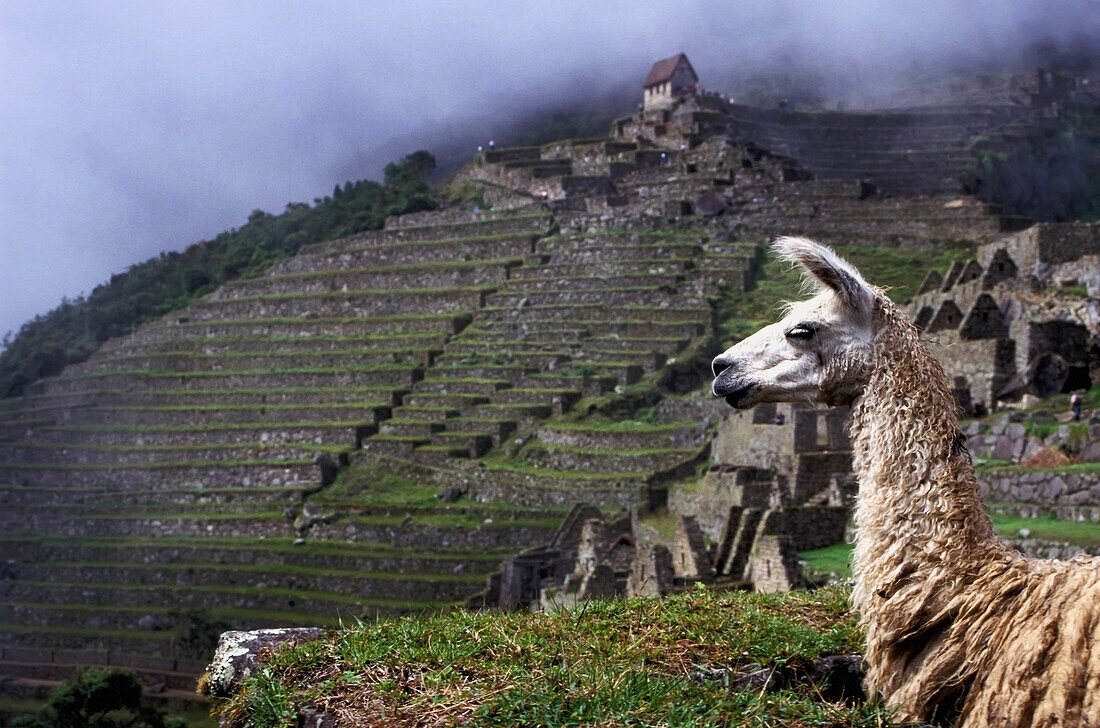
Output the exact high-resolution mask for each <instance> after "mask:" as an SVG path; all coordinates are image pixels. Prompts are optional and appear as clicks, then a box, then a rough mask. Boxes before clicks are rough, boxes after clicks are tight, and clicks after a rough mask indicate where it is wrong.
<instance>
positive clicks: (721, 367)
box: [710, 354, 733, 378]
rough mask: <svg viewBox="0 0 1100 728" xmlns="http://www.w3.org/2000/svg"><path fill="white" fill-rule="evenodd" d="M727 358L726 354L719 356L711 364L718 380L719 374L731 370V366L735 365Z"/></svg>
mask: <svg viewBox="0 0 1100 728" xmlns="http://www.w3.org/2000/svg"><path fill="white" fill-rule="evenodd" d="M725 356H726V355H725V354H719V355H718V356H716V357H714V361H712V362H711V363H710V370H711V372H712V373H713V374H714V376H715V377H716V378H717V376H718V375H719V374H721V373H722V372H724V371H725V370H727V369H729V368H730V366H731V365H732V364H733V362H732V361H730V360H729V359H726V358H725Z"/></svg>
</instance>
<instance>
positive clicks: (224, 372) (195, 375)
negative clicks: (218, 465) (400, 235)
mask: <svg viewBox="0 0 1100 728" xmlns="http://www.w3.org/2000/svg"><path fill="white" fill-rule="evenodd" d="M410 367H413V365H410V364H375V365H368V366H361V367H308V366H304V367H272V368H269V369H221V370H218V371H210V372H204V371H198V372H179V371H171V370H166V369H116V370H111V371H94V372H88V373H86V374H60V375H58V376H56V377H51V378H49V379H47V380H44V381H48V382H67V381H74V380H79V379H95V378H97V377H114V376H119V375H128V376H133V377H144V378H146V379H156V378H171V379H176V378H179V379H184V378H187V379H202V378H204V377H205V378H215V377H228V376H243V375H264V374H341V373H344V372H351V373H370V372H379V373H381V372H407V371H409V368H410ZM414 368H415V367H414Z"/></svg>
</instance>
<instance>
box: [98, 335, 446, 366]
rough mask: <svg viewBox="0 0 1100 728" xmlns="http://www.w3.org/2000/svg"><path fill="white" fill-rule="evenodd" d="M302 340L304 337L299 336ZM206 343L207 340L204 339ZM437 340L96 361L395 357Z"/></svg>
mask: <svg viewBox="0 0 1100 728" xmlns="http://www.w3.org/2000/svg"><path fill="white" fill-rule="evenodd" d="M299 341H301V340H299ZM311 341H312V339H306V340H305V342H306V343H309V342H311ZM204 343H205V342H204ZM439 350H440V347H439V345H438V344H422V345H419V344H418V345H411V346H371V347H370V348H369V349H368V350H367V351H366V352H364V350H363V349H361V348H358V347H352V348H344V349H306V350H294V351H285V350H283V351H280V350H278V349H276V350H272V351H263V352H258V351H218V352H212V353H208V352H205V351H194V350H177V351H151V352H147V353H141V354H122V355H119V356H102V357H97V358H96V359H95V363H96V364H97V365H104V364H110V365H114V364H116V363H118V364H126V363H127V362H135V361H138V362H140V361H148V360H150V359H177V360H179V361H194V362H196V363H198V364H207V363H208V362H222V361H224V362H226V363H227V364H233V362H234V360H235V359H256V358H271V359H287V360H293V359H310V358H322V357H326V356H341V355H343V356H363V355H364V354H370V355H371V356H372V357H380V356H392V357H394V358H395V359H396V358H397V357H401V356H407V355H417V354H425V353H427V352H433V351H439Z"/></svg>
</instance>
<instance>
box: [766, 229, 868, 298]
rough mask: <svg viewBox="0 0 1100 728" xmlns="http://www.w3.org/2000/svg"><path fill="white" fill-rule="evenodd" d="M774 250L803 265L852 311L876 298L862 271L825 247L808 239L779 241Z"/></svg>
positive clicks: (791, 261)
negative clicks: (861, 274) (860, 272)
mask: <svg viewBox="0 0 1100 728" xmlns="http://www.w3.org/2000/svg"><path fill="white" fill-rule="evenodd" d="M772 249H773V250H775V252H776V253H777V254H778V255H779V257H781V258H782V259H784V260H786V261H788V262H790V263H796V264H798V265H800V266H802V267H803V268H804V269H805V270H806V272H807V273H809V274H810V275H811V276H813V279H814V281H815V282H816V283H817V285H818V286H819V287H826V288H829V289H831V290H832V291H834V292H835V293H836V294H837V296H839V297H840V300H841V301H843V302H844V304H845V305H846V306H848V307H850V308H861V307H863V306H865V305H868V304H869V303H870V302H871V299H872V298H874V293H873V292H872V291H871V287H870V286H868V285H867V283H866V281H864V280H863V277H862V276H860V274H859V271H857V270H856V269H855V268H853V267H852V266H851V265H849V264H848V263H847V262H845V261H844V260H843V259H842V258H841V257H840V256H838V255H837V254H836V253H834V252H833V251H832V250H830V249H829V248H827V247H825V246H824V245H820V244H818V243H815V242H814V241H812V240H807V239H806V238H779V239H778V240H776V241H775V243H773V244H772Z"/></svg>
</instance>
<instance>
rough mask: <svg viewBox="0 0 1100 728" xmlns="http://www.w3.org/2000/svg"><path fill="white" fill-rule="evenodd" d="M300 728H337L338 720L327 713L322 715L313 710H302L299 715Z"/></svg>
mask: <svg viewBox="0 0 1100 728" xmlns="http://www.w3.org/2000/svg"><path fill="white" fill-rule="evenodd" d="M298 725H299V726H300V728H337V726H338V725H339V724H338V723H337V722H336V719H335V718H333V717H332V716H331V715H329V714H327V713H321V712H318V711H317V710H315V709H313V708H302V711H301V712H300V713H299V714H298Z"/></svg>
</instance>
